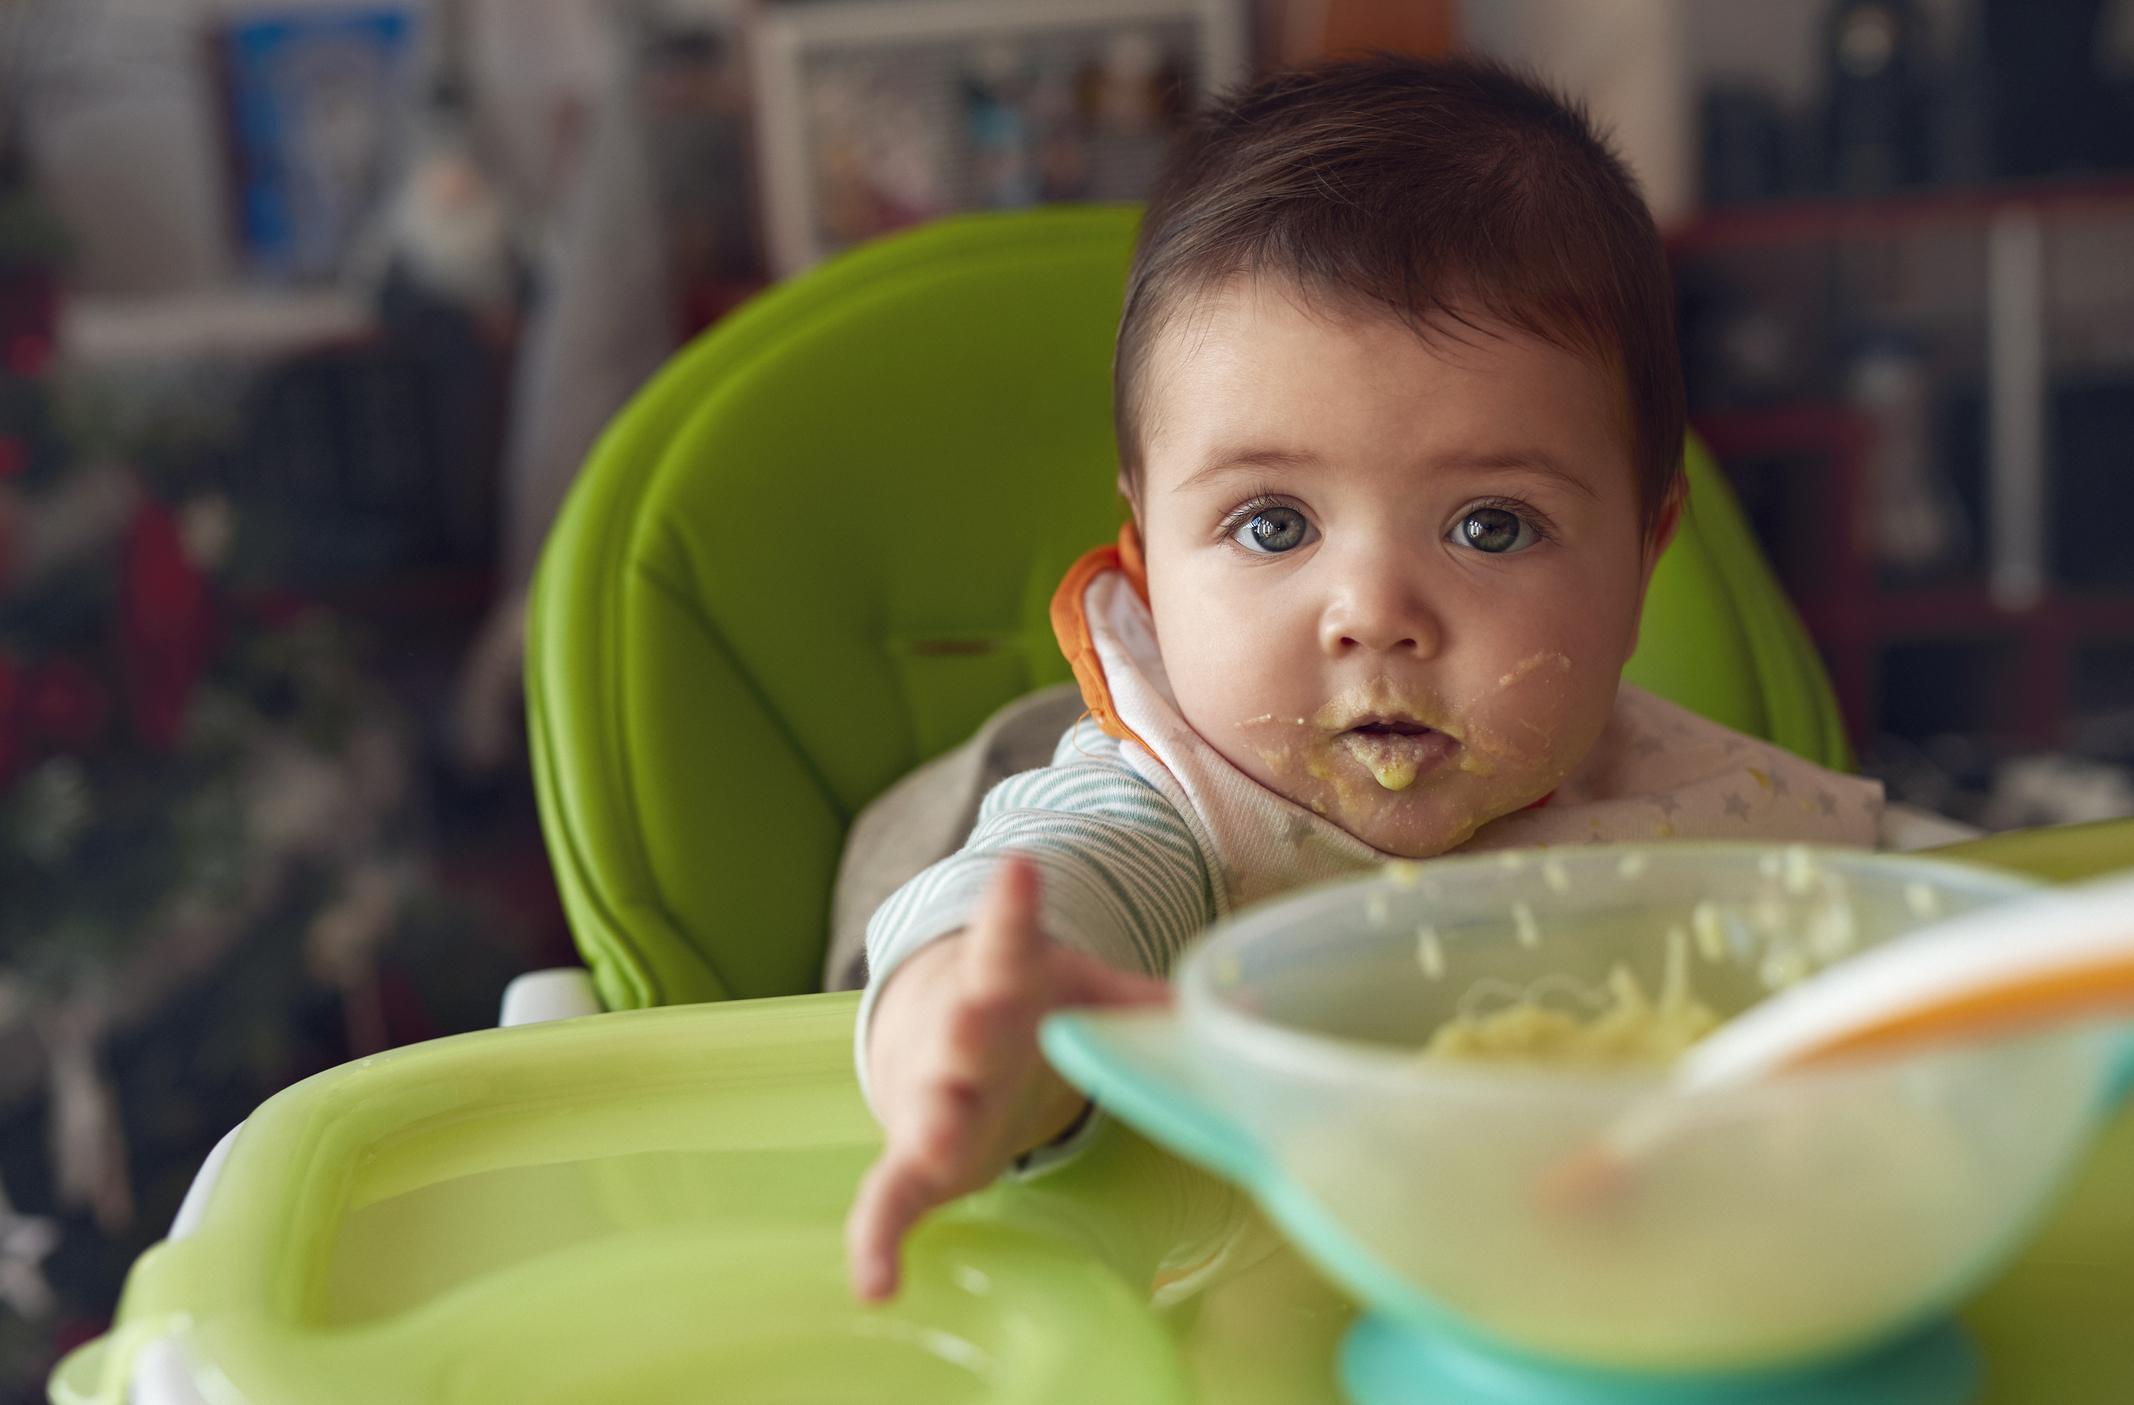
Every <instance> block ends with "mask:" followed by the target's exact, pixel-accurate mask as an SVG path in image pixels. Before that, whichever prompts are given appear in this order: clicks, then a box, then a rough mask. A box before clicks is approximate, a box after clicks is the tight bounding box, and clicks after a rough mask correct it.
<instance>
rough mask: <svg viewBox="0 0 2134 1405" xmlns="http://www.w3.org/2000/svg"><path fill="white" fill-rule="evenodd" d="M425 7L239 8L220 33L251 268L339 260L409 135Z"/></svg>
mask: <svg viewBox="0 0 2134 1405" xmlns="http://www.w3.org/2000/svg"><path fill="white" fill-rule="evenodd" d="M420 33H421V21H420V15H419V14H418V12H417V11H416V10H415V9H414V8H413V7H412V6H409V5H405V4H392V3H385V4H366V3H357V4H351V5H347V6H340V5H334V6H326V7H314V8H307V9H299V10H289V11H282V10H268V11H263V12H260V13H247V12H242V11H240V12H238V13H235V14H231V15H229V16H226V17H225V18H224V19H223V20H222V22H221V24H220V25H219V26H218V29H217V32H216V35H215V46H214V49H215V57H216V60H217V68H218V70H219V73H218V77H219V79H220V88H221V94H220V96H221V99H222V104H223V113H224V120H225V126H226V132H227V140H228V144H229V158H230V162H231V165H232V167H233V174H234V181H233V186H234V189H233V191H232V194H233V196H234V197H235V203H236V211H235V213H236V223H237V230H238V236H239V242H240V244H241V245H242V248H243V251H244V254H245V257H246V261H247V262H248V263H249V264H250V265H251V267H252V269H253V270H254V271H255V272H257V273H259V274H263V275H265V276H267V277H268V278H270V279H275V280H287V281H297V282H305V281H320V280H325V279H330V278H332V277H334V276H335V275H337V274H338V273H340V272H341V271H342V268H343V265H344V263H345V261H346V260H347V258H348V257H349V254H350V251H351V249H352V247H353V245H354V243H355V241H356V240H357V238H358V237H359V236H360V234H361V232H362V230H363V228H364V226H365V225H366V224H367V223H368V222H369V220H370V219H371V218H372V216H373V214H374V213H375V210H376V208H377V205H378V202H379V201H380V200H381V199H383V198H384V195H385V192H386V190H387V189H388V188H389V186H390V183H391V181H392V179H393V176H394V174H395V170H396V167H397V163H398V161H399V159H400V156H401V153H402V149H403V147H404V146H405V143H406V140H407V130H406V128H407V123H408V117H409V109H410V100H411V96H412V84H413V83H414V81H415V76H416V75H415V69H416V60H417V52H416V51H417V45H418V43H419V39H420Z"/></svg>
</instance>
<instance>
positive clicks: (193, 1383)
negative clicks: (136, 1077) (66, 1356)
mask: <svg viewBox="0 0 2134 1405" xmlns="http://www.w3.org/2000/svg"><path fill="white" fill-rule="evenodd" d="M228 1143H229V1138H228V1137H224V1138H223V1144H224V1145H228ZM216 1150H217V1151H218V1152H219V1151H220V1150H221V1147H217V1148H216ZM202 1169H205V1168H204V1167H203V1168H202ZM194 1184H196V1185H197V1184H199V1183H198V1182H197V1181H196V1182H194ZM181 1213H182V1212H181ZM176 1237H177V1236H175V1235H173V1236H172V1238H176ZM126 1405H208V1399H207V1397H206V1396H204V1395H202V1394H201V1393H200V1383H199V1381H198V1380H197V1379H195V1377H194V1376H193V1363H192V1362H191V1361H189V1360H188V1359H187V1358H186V1355H185V1348H184V1347H182V1346H180V1345H178V1343H177V1341H176V1340H175V1339H174V1338H171V1337H158V1338H156V1339H155V1340H154V1341H152V1342H150V1343H148V1345H146V1346H144V1347H142V1348H141V1352H140V1354H139V1355H138V1356H136V1357H134V1358H133V1376H132V1378H131V1379H130V1380H129V1381H128V1383H127V1387H126Z"/></svg>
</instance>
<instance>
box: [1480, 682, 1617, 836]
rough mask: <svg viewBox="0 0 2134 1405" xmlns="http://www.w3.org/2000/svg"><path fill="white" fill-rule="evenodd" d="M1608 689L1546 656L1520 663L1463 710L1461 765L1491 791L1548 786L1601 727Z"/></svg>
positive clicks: (1609, 704) (1611, 692)
mask: <svg viewBox="0 0 2134 1405" xmlns="http://www.w3.org/2000/svg"><path fill="white" fill-rule="evenodd" d="M1615 685H1616V680H1615V679H1614V678H1613V677H1605V678H1604V677H1600V676H1598V675H1593V674H1589V673H1587V672H1585V671H1583V670H1581V669H1579V668H1578V666H1577V664H1576V663H1575V662H1574V661H1573V660H1572V658H1571V657H1570V656H1569V655H1568V654H1564V653H1560V652H1557V651H1554V650H1544V651H1540V652H1537V653H1534V654H1531V655H1529V656H1527V657H1526V658H1524V659H1521V660H1520V661H1519V662H1518V663H1516V664H1514V665H1513V666H1512V667H1511V668H1510V669H1508V670H1507V671H1506V672H1504V673H1503V674H1501V675H1499V676H1498V677H1497V678H1496V679H1495V680H1494V681H1493V682H1492V683H1491V684H1489V685H1486V686H1485V687H1483V688H1482V689H1481V691H1480V692H1479V694H1478V695H1477V696H1476V698H1475V699H1474V701H1473V702H1472V703H1471V704H1470V705H1469V706H1468V708H1467V710H1466V711H1467V719H1468V735H1467V738H1466V742H1467V747H1466V753H1465V755H1464V756H1463V757H1462V758H1461V765H1462V767H1463V768H1464V769H1466V770H1469V771H1472V772H1474V773H1476V774H1477V775H1481V776H1484V777H1487V778H1489V779H1491V780H1493V781H1497V782H1499V783H1500V784H1499V785H1498V786H1494V787H1492V789H1499V790H1502V791H1505V792H1517V791H1523V790H1526V789H1529V788H1536V789H1539V790H1540V791H1547V790H1549V789H1551V788H1553V787H1554V786H1555V785H1556V783H1557V782H1559V781H1561V780H1562V779H1563V778H1564V777H1565V776H1567V775H1569V774H1570V772H1571V771H1572V769H1573V768H1575V767H1576V766H1577V765H1578V763H1579V762H1580V761H1582V760H1583V759H1585V755H1586V753H1587V752H1588V751H1589V750H1591V749H1592V747H1593V743H1594V742H1595V741H1597V740H1598V739H1599V737H1600V734H1601V731H1602V729H1603V728H1605V727H1606V726H1607V725H1608V716H1609V714H1610V712H1611V711H1612V710H1613V709H1614V706H1615ZM1522 803H1523V802H1522Z"/></svg>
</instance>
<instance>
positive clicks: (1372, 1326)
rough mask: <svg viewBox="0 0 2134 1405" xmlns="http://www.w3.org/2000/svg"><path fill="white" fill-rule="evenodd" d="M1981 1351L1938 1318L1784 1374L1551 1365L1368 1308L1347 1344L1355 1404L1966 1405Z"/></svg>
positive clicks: (1345, 1377)
mask: <svg viewBox="0 0 2134 1405" xmlns="http://www.w3.org/2000/svg"><path fill="white" fill-rule="evenodd" d="M1981 1381H1982V1377H1981V1374H1980V1370H1979V1362H1978V1352H1977V1349H1976V1348H1974V1347H1973V1346H1972V1345H1971V1340H1970V1338H1969V1337H1967V1336H1965V1335H1964V1332H1963V1330H1962V1329H1961V1328H1960V1327H1958V1326H1957V1325H1956V1324H1955V1323H1954V1322H1952V1321H1946V1320H1944V1321H1941V1322H1937V1323H1935V1324H1934V1325H1933V1326H1931V1327H1928V1328H1927V1329H1925V1330H1924V1331H1922V1332H1919V1333H1917V1334H1916V1335H1914V1336H1911V1337H1907V1338H1906V1339H1905V1340H1903V1341H1901V1342H1898V1343H1897V1344H1895V1345H1893V1346H1887V1347H1883V1348H1880V1349H1879V1350H1876V1351H1874V1352H1871V1353H1869V1354H1868V1355H1866V1356H1857V1357H1853V1358H1851V1359H1849V1360H1845V1361H1837V1362H1832V1363H1829V1364H1827V1365H1822V1366H1812V1367H1808V1368H1805V1369H1801V1370H1792V1371H1786V1372H1783V1373H1779V1374H1772V1373H1768V1372H1764V1373H1757V1374H1752V1375H1728V1376H1697V1377H1683V1376H1663V1375H1644V1374H1639V1373H1634V1372H1623V1371H1598V1370H1585V1369H1581V1368H1579V1367H1575V1366H1552V1365H1548V1364H1545V1363H1540V1362H1536V1361H1534V1360H1533V1359H1531V1358H1524V1359H1522V1358H1517V1357H1512V1356H1507V1355H1497V1354H1493V1353H1490V1352H1488V1351H1486V1350H1484V1349H1482V1348H1479V1347H1476V1346H1473V1345H1471V1344H1469V1343H1466V1342H1461V1341H1455V1340H1453V1339H1452V1338H1449V1337H1444V1336H1438V1335H1434V1334H1426V1333H1421V1332H1415V1331H1410V1330H1409V1329H1407V1328H1405V1327H1401V1326H1398V1325H1396V1324H1394V1323H1391V1322H1388V1321H1387V1320H1386V1319H1384V1318H1382V1317H1378V1316H1366V1317H1364V1318H1363V1319H1361V1320H1360V1321H1358V1322H1357V1323H1356V1325H1355V1326H1354V1327H1352V1328H1350V1329H1349V1333H1348V1336H1347V1337H1346V1338H1345V1339H1344V1340H1343V1341H1342V1343H1341V1386H1342V1389H1343V1391H1344V1392H1345V1393H1346V1394H1347V1395H1348V1398H1349V1399H1350V1400H1351V1401H1353V1402H1355V1405H1968V1402H1970V1401H1972V1400H1974V1399H1976V1398H1977V1396H1978V1392H1979V1387H1980V1384H1981Z"/></svg>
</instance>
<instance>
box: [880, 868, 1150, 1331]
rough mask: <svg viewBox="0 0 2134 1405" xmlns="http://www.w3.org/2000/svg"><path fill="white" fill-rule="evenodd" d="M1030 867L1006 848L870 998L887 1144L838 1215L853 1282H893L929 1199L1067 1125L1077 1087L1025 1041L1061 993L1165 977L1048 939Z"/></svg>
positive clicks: (885, 1286)
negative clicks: (990, 874)
mask: <svg viewBox="0 0 2134 1405" xmlns="http://www.w3.org/2000/svg"><path fill="white" fill-rule="evenodd" d="M1037 919H1038V908H1037V870H1036V869H1035V868H1034V867H1032V866H1031V864H1030V863H1029V861H1028V860H1026V859H1019V858H1018V859H1010V860H1009V861H1008V862H1007V864H1006V865H1005V866H1004V867H1003V868H1002V869H1001V872H1000V876H999V877H997V878H995V879H994V880H993V884H992V886H991V887H990V888H989V889H987V890H986V895H985V899H984V901H983V902H982V903H981V904H980V906H979V909H978V913H977V915H976V916H975V917H974V918H973V919H972V921H971V925H970V926H968V927H966V928H965V929H963V930H962V931H961V932H958V933H956V934H955V935H954V936H950V937H944V938H942V939H941V940H940V941H937V942H935V943H933V944H932V945H930V946H928V947H927V948H926V949H925V950H923V951H920V952H919V953H917V954H916V955H914V956H913V957H912V958H911V959H910V960H908V961H906V962H905V963H904V964H903V965H902V966H900V967H898V968H897V970H896V972H895V974H894V975H893V976H892V977H891V978H890V983H889V985H888V987H887V988H885V989H884V990H883V992H882V994H881V997H880V998H879V1000H878V1002H877V1003H876V1005H875V1008H874V1025H873V1028H872V1029H870V1030H869V1031H868V1036H867V1038H868V1048H867V1054H866V1057H867V1060H868V1063H867V1072H868V1082H869V1085H870V1089H871V1091H872V1093H873V1095H874V1105H875V1111H876V1113H877V1114H878V1115H879V1116H880V1117H881V1119H882V1127H883V1131H884V1132H885V1134H886V1137H887V1145H886V1146H885V1147H884V1148H883V1150H882V1155H881V1159H879V1160H878V1161H876V1162H875V1163H874V1166H873V1168H872V1169H870V1170H869V1171H868V1172H867V1175H866V1178H865V1179H864V1180H862V1181H861V1182H860V1189H859V1195H858V1196H857V1197H856V1198H855V1199H854V1200H853V1203H852V1213H851V1214H850V1215H849V1216H847V1217H846V1220H845V1262H846V1271H847V1272H848V1273H849V1274H850V1275H851V1279H852V1291H853V1292H854V1294H856V1295H857V1296H858V1297H860V1298H861V1299H862V1300H864V1301H868V1302H876V1301H880V1300H881V1299H883V1298H887V1297H889V1296H890V1295H891V1294H892V1293H894V1292H896V1289H897V1273H898V1269H897V1247H898V1245H900V1244H901V1243H902V1242H903V1239H904V1236H905V1234H906V1233H907V1232H909V1231H910V1229H911V1227H912V1226H913V1225H914V1224H916V1223H917V1222H918V1220H919V1217H920V1216H921V1215H923V1214H925V1213H926V1212H927V1211H928V1210H931V1209H933V1208H934V1207H935V1206H936V1205H941V1204H944V1203H946V1202H948V1201H950V1200H954V1199H955V1198H956V1197H957V1196H960V1195H966V1194H968V1193H970V1192H971V1191H974V1190H977V1189H979V1188H980V1187H982V1186H985V1185H987V1184H989V1183H991V1182H992V1181H993V1180H994V1178H995V1177H997V1176H999V1175H1000V1173H1001V1172H1002V1171H1003V1170H1005V1169H1007V1166H1008V1163H1009V1162H1011V1161H1013V1160H1014V1159H1015V1158H1016V1157H1017V1156H1019V1155H1021V1154H1022V1153H1023V1152H1025V1151H1028V1150H1029V1149H1030V1148H1031V1147H1034V1146H1042V1145H1043V1144H1044V1143H1046V1142H1047V1141H1050V1140H1051V1139H1052V1138H1054V1137H1056V1136H1058V1135H1060V1133H1062V1132H1064V1131H1065V1130H1066V1129H1067V1128H1068V1127H1070V1126H1072V1125H1073V1123H1074V1121H1075V1119H1076V1118H1077V1117H1078V1116H1080V1115H1081V1111H1082V1107H1083V1105H1084V1100H1083V1098H1082V1095H1081V1094H1080V1093H1077V1092H1076V1091H1075V1090H1074V1089H1073V1088H1071V1087H1069V1086H1068V1085H1067V1083H1066V1081H1065V1080H1063V1079H1062V1078H1061V1077H1060V1076H1059V1075H1058V1074H1056V1073H1054V1072H1053V1071H1052V1068H1051V1066H1050V1065H1048V1064H1047V1063H1046V1062H1045V1060H1044V1056H1043V1055H1042V1054H1041V1053H1040V1052H1039V1051H1038V1047H1037V1026H1038V1023H1039V1021H1041V1020H1043V1019H1044V1017H1045V1016H1046V1015H1048V1014H1050V1013H1051V1012H1052V1011H1054V1010H1057V1009H1060V1008H1061V1007H1063V1006H1068V1005H1133V1004H1153V1003H1158V1002H1161V1001H1164V1000H1168V999H1169V998H1170V987H1169V986H1168V985H1166V984H1165V983H1164V982H1162V981H1159V980H1153V979H1151V978H1149V977H1147V976H1138V975H1128V974H1126V973H1125V972H1122V971H1115V970H1113V969H1112V968H1111V967H1109V966H1107V965H1105V964H1104V963H1103V962H1101V961H1098V960H1097V959H1096V958H1094V957H1091V956H1086V955H1084V954H1083V953H1081V952H1079V951H1075V950H1073V949H1071V948H1068V947H1064V946H1060V945H1058V944H1057V943H1055V942H1052V941H1050V940H1048V939H1047V938H1046V936H1045V934H1044V933H1043V932H1042V931H1041V930H1039V928H1038V920H1037Z"/></svg>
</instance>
